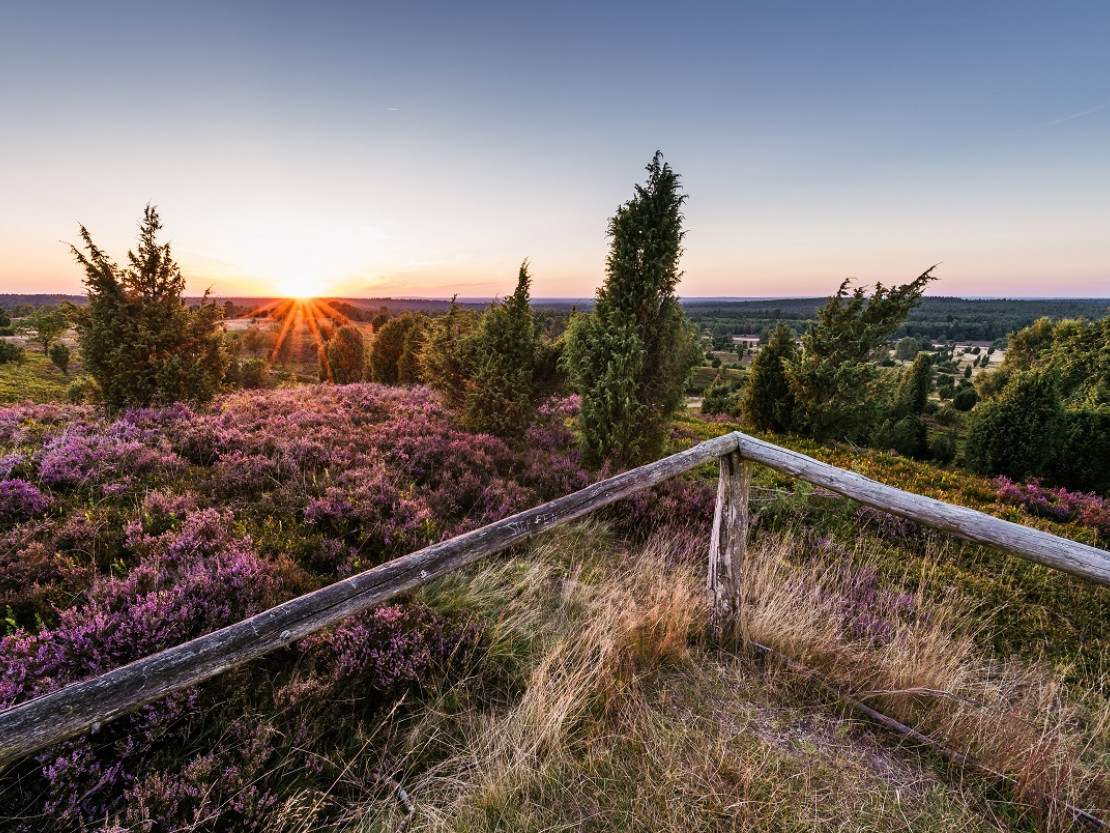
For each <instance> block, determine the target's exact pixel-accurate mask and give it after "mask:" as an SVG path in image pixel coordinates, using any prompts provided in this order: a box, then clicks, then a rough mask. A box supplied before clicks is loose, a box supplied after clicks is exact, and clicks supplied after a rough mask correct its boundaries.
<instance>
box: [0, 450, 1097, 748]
mask: <svg viewBox="0 0 1110 833" xmlns="http://www.w3.org/2000/svg"><path fill="white" fill-rule="evenodd" d="M718 458H719V459H720V461H721V473H720V480H719V484H718V491H717V505H716V510H715V517H714V521H713V529H712V535H711V542H710V559H709V579H708V584H709V590H710V593H711V594H712V598H713V606H714V611H715V618H716V621H717V624H718V626H719V627H721V626H724V624H726V623H727V622H728V621H729V620H730V619H731V618H732V617H734V616H735V614H736V613H737V612H738V610H739V605H740V599H741V594H740V589H741V576H742V568H743V559H744V549H745V544H746V540H747V528H748V511H747V505H748V486H749V483H750V479H751V478H750V466H751V464H752V463H760V464H762V465H765V466H768V467H770V468H773V469H775V470H777V471H780V472H783V473H785V474H789V475H792V476H794V477H797V478H799V479H801V480H806V481H808V482H810V483H814V484H816V485H820V486H823V487H825V488H827V489H829V490H831V491H834V492H837V493H839V494H841V495H844V496H845V497H849V498H852V499H853V500H857V501H859V502H860V503H863V504H866V505H868V506H872V507H875V508H876V509H881V510H883V511H884V512H890V513H892V514H895V515H900V516H902V517H904V518H909V519H910V520H913V521H915V522H917V523H919V524H922V525H924V526H928V527H932V528H934V529H939V530H943V531H945V532H948V533H951V534H952V535H955V536H957V537H960V538H964V539H966V540H969V541H974V542H977V543H981V544H987V545H990V546H995V547H998V548H1000V549H1003V550H1006V551H1007V552H1011V553H1014V554H1015V555H1018V556H1021V557H1022V558H1027V559H1030V560H1032V561H1036V562H1038V563H1040V564H1045V565H1047V566H1049V567H1054V568H1056V569H1059V570H1064V571H1065V572H1068V573H1072V574H1074V575H1078V576H1083V577H1084V578H1088V579H1091V580H1092V581H1096V582H1099V583H1100V584H1105V585H1110V553H1108V552H1106V551H1105V550H1100V549H1096V548H1095V547H1089V546H1086V545H1085V544H1080V543H1077V542H1075V541H1069V540H1067V539H1065V538H1059V537H1057V536H1055V535H1050V534H1048V533H1047V532H1041V531H1039V530H1035V529H1030V528H1028V527H1024V526H1021V525H1019V524H1014V523H1010V522H1009V521H1003V520H999V519H998V518H993V517H991V516H989V515H985V514H983V513H982V512H976V511H974V510H972V509H966V508H963V507H959V506H953V505H951V504H947V503H943V502H941V501H938V500H933V499H931V498H926V497H922V496H920V495H915V494H911V493H909V492H904V491H902V490H900V489H895V488H893V487H891V486H885V485H883V484H881V483H877V482H876V481H874V480H870V479H868V478H866V477H863V476H861V475H858V474H855V473H853V472H848V471H844V470H843V469H839V468H836V467H835V466H830V465H828V464H826V463H821V462H819V461H817V460H814V459H813V458H811V457H806V456H805V455H803V454H798V453H796V452H793V451H788V450H787V449H784V448H780V447H779V446H776V445H772V444H771V443H767V442H763V441H761V440H757V439H755V438H753V437H749V436H747V435H744V434H741V433H738V432H734V433H731V434H727V435H725V436H723V437H717V438H716V439H712V440H708V441H706V442H703V443H701V444H699V445H697V446H695V447H694V448H691V449H689V450H687V451H683V452H680V453H679V454H675V455H672V456H670V457H666V458H664V459H662V460H658V461H656V462H654V463H650V464H648V465H646V466H641V467H640V468H637V469H632V470H631V471H627V472H624V473H623V474H619V475H617V476H616V477H611V478H609V479H607V480H603V481H600V482H598V483H595V484H593V485H592V486H589V487H587V488H585V489H582V490H581V491H578V492H574V493H573V494H570V495H567V496H565V497H561V498H558V499H557V500H553V501H551V502H549V503H545V504H543V505H542V506H538V507H536V508H535V509H529V510H527V511H525V512H520V513H518V514H516V515H513V516H512V517H509V518H506V519H505V520H503V521H498V522H497V523H492V524H489V525H488V526H485V527H482V528H481V529H477V530H474V531H473V532H469V533H467V534H465V535H460V536H458V537H456V538H452V539H450V540H448V541H443V542H441V543H439V544H433V545H432V546H430V547H425V548H424V549H422V550H419V551H417V552H414V553H410V554H409V555H405V556H402V557H401V558H397V559H395V560H393V561H389V562H387V563H385V564H381V565H379V566H377V567H374V568H373V569H371V570H367V571H366V572H363V573H359V574H358V575H356V576H352V577H351V578H348V579H345V580H343V581H340V582H336V583H335V584H332V585H329V586H328V587H324V588H322V589H320V590H317V591H315V592H313V593H309V594H307V595H305V596H301V597H299V598H296V599H293V600H291V601H288V602H285V603H284V604H282V605H279V606H277V607H274V608H271V609H270V610H267V611H264V612H263V613H259V614H258V615H256V616H252V617H250V618H249V619H245V620H243V621H242V622H239V623H237V624H234V625H230V626H228V627H226V628H223V629H222V630H218V631H215V632H213V633H210V634H207V635H206V636H202V637H199V638H197V639H194V640H192V641H190V642H186V643H184V644H182V645H178V646H176V647H174V648H169V649H167V650H165V651H162V652H160V653H157V654H154V655H153V656H150V657H146V658H145V659H141V660H137V661H135V662H132V663H130V664H129V665H125V666H123V667H121V668H117V669H115V670H113V671H110V672H108V673H107V674H103V675H102V676H99V677H96V678H95V679H92V680H88V681H86V682H81V683H74V684H73V685H69V686H66V687H65V688H62V689H59V690H57V691H54V692H51V693H50V694H47V695H44V696H42V697H38V698H36V699H34V700H30V701H28V702H26V703H21V704H19V705H17V706H14V707H12V708H10V709H7V710H5V711H3V712H0V765H4V764H7V763H10V762H11V761H13V760H16V759H18V758H20V757H23V756H24V755H28V754H30V753H32V752H36V751H38V750H40V749H43V748H45V747H47V746H50V745H51V744H54V743H58V742H59V741H62V740H65V739H67V738H71V737H74V736H76V735H78V734H81V733H82V732H85V731H88V730H90V729H91V730H95V729H97V728H99V726H100V725H101V724H102V723H105V722H107V721H109V720H112V719H114V718H116V717H119V716H121V715H124V714H127V713H128V712H131V711H134V710H135V709H137V708H139V707H141V706H143V705H146V704H147V703H151V702H154V701H155V700H159V699H161V698H163V697H165V696H166V695H168V694H171V693H172V692H175V691H179V690H181V689H183V688H187V687H189V686H192V685H196V684H197V683H200V682H202V681H204V680H207V679H209V678H210V677H214V676H215V675H217V674H219V673H220V672H222V671H226V670H228V669H230V668H233V667H235V666H237V665H241V664H242V663H245V662H248V661H249V660H252V659H255V658H257V657H260V656H262V655H263V654H265V653H267V652H269V651H272V650H274V649H275V648H280V647H282V646H284V645H288V644H290V643H292V642H295V641H297V640H299V639H302V638H304V637H305V636H307V635H309V634H310V633H313V632H314V631H318V630H320V629H321V628H325V627H327V626H328V625H332V624H335V623H336V622H338V621H340V620H341V619H343V618H345V617H347V616H350V615H351V614H353V613H357V612H359V611H361V610H365V609H366V608H369V607H372V606H374V605H377V604H380V603H381V602H384V601H386V600H388V599H390V598H393V597H394V596H396V595H398V594H400V593H404V592H406V591H408V590H412V589H413V588H416V587H419V586H420V585H422V584H426V583H427V582H429V581H432V580H433V579H435V578H438V577H439V576H442V575H444V574H446V573H449V572H451V571H453V570H457V569H459V568H460V567H463V566H466V565H467V564H471V563H473V562H474V561H477V560H478V559H480V558H482V557H483V556H486V555H490V554H492V553H495V552H498V551H500V550H503V549H505V548H506V547H509V546H512V545H513V544H517V543H520V542H521V541H524V540H526V539H528V538H531V537H532V536H534V535H537V534H539V533H541V532H545V531H547V530H549V529H553V528H555V527H557V526H560V525H562V524H565V523H567V522H568V521H571V520H574V519H575V518H579V517H581V516H583V515H585V514H587V513H588V512H592V511H593V510H595V509H598V508H600V507H602V506H605V505H607V504H610V503H613V502H614V501H617V500H620V499H621V498H625V497H628V496H629V495H632V494H634V493H636V492H639V491H642V490H644V489H648V488H651V487H652V486H654V485H656V484H658V483H661V482H662V481H664V480H667V479H669V478H672V477H675V476H676V475H679V474H681V473H683V472H685V471H689V470H690V469H692V468H695V467H696V466H699V465H702V464H703V463H707V462H710V461H712V460H714V459H718Z"/></svg>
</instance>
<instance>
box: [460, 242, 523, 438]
mask: <svg viewBox="0 0 1110 833" xmlns="http://www.w3.org/2000/svg"><path fill="white" fill-rule="evenodd" d="M530 283H531V278H530V277H529V275H528V262H527V261H525V262H524V263H522V264H521V265H520V272H519V274H518V276H517V285H516V291H515V292H514V293H513V294H512V295H511V296H510V297H509V298H507V299H506V300H505V302H504V303H502V304H500V305H496V306H491V307H490V309H489V311H488V312H487V313H486V314H485V315H483V316H482V321H481V324H479V326H478V329H477V331H476V332H475V334H474V336H473V339H474V341H473V347H472V349H471V350H470V355H471V356H472V357H473V363H474V368H473V374H472V377H471V380H470V382H471V383H470V385H469V387H468V388H467V394H466V411H465V419H466V422H467V424H468V425H469V426H470V427H471V428H472V429H474V430H475V431H483V432H488V433H490V434H497V435H499V436H516V435H519V434H523V433H524V429H525V428H527V427H528V425H529V423H530V422H531V419H532V413H533V411H534V410H535V406H536V395H535V393H536V390H535V378H534V377H535V364H536V336H537V333H536V323H535V319H534V318H533V316H532V307H531V306H530V304H529V302H528V289H529V285H530Z"/></svg>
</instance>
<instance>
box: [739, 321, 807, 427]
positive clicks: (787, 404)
mask: <svg viewBox="0 0 1110 833" xmlns="http://www.w3.org/2000/svg"><path fill="white" fill-rule="evenodd" d="M797 357H798V346H797V345H796V344H795V343H794V332H793V331H792V330H791V329H790V327H788V326H787V325H786V324H785V323H784V322H782V321H780V322H779V323H778V325H777V326H776V327H775V330H774V332H773V333H772V334H771V338H770V340H768V342H767V344H766V345H765V346H763V347H762V348H761V349H760V351H759V352H758V353H757V354H756V356H755V359H753V360H752V368H751V372H750V373H749V375H748V384H747V386H746V387H745V388H744V397H743V399H741V400H740V414H741V417H742V419H743V420H744V422H746V423H747V424H748V425H750V426H751V427H752V428H755V429H757V430H759V431H774V432H775V433H783V432H785V431H790V430H792V428H793V427H794V410H795V402H794V394H793V393H792V392H791V390H790V384H789V382H788V381H787V379H786V366H787V365H788V364H789V363H790V362H792V361H795V360H796V359H797Z"/></svg>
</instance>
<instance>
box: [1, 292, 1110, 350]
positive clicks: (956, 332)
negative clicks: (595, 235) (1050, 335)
mask: <svg viewBox="0 0 1110 833" xmlns="http://www.w3.org/2000/svg"><path fill="white" fill-rule="evenodd" d="M187 300H188V302H189V303H198V302H199V301H200V299H199V298H189V299H187ZM215 300H216V301H217V303H219V304H221V305H222V306H224V307H225V309H226V310H227V313H228V316H229V317H243V316H246V315H249V314H250V312H251V311H252V310H254V309H258V308H259V307H262V306H265V305H267V304H268V303H269V302H271V301H273V300H276V299H268V298H241V297H233V298H217V299H215ZM827 300H828V298H782V299H778V300H759V301H727V300H717V299H712V300H700V299H697V298H692V299H686V300H683V301H682V306H683V308H684V309H685V311H686V316H687V317H688V318H689V319H690V320H691V321H693V322H694V323H696V324H697V325H699V326H700V327H702V328H703V329H704V330H707V331H708V332H710V333H712V334H713V336H714V337H716V338H724V337H726V336H730V335H733V334H740V333H770V331H771V330H772V329H774V326H775V325H776V324H777V323H778V322H779V321H785V322H786V324H787V325H788V326H790V327H791V328H793V329H794V330H795V331H796V332H797V333H799V334H800V333H802V332H804V331H805V330H806V329H808V327H809V322H810V321H811V320H812V319H813V318H814V317H815V316H816V314H817V310H818V309H820V308H821V307H822V306H824V304H825V302H826V301H827ZM62 301H70V302H72V303H75V304H83V303H85V296H84V295H65V294H57V293H53V294H52V293H41V294H31V295H15V294H0V309H6V310H8V311H9V312H11V311H14V310H15V309H16V308H17V307H19V306H20V305H23V304H32V305H34V306H36V307H39V306H42V305H43V304H52V305H53V304H59V303H61V302H62ZM331 303H332V306H333V307H334V308H335V309H336V310H337V311H339V312H341V313H343V314H345V315H347V317H348V318H350V319H351V320H354V321H372V320H374V319H375V318H376V317H379V316H382V314H383V313H384V314H385V317H386V318H388V317H391V316H394V315H397V314H399V313H404V312H415V311H420V312H444V311H446V310H447V308H448V307H449V306H450V301H449V300H427V299H412V298H405V299H398V298H342V299H331ZM459 306H461V307H463V308H466V309H474V310H483V309H485V308H486V307H487V306H488V303H486V302H483V301H478V300H473V299H467V300H465V301H460V302H459ZM532 306H533V309H536V310H543V311H548V312H570V310H571V309H572V308H574V307H577V308H578V309H580V310H582V311H589V309H590V308H591V307H592V306H593V304H592V301H577V302H576V301H572V300H565V299H558V298H547V299H543V298H538V299H534V300H533V303H532ZM1108 311H1110V298H1077V299H1067V298H1065V299H1035V300H1008V299H991V300H971V299H965V298H945V297H925V298H923V299H922V303H921V306H919V307H917V308H916V309H914V310H913V311H911V312H910V315H909V319H908V320H907V321H906V323H905V324H903V325H902V327H901V329H899V330H898V332H897V333H895V334H894V337H895V338H903V337H905V336H914V337H915V338H918V339H931V340H933V341H983V342H993V341H996V340H997V339H1000V338H1004V337H1005V336H1006V335H1008V334H1009V333H1014V332H1017V331H1018V330H1021V329H1023V328H1024V327H1028V326H1029V325H1030V324H1032V323H1033V322H1034V321H1036V320H1037V319H1038V318H1049V319H1051V320H1053V321H1059V320H1061V319H1064V318H1083V319H1085V320H1087V321H1096V320H1099V319H1101V318H1103V317H1105V316H1106V314H1107V312H1108ZM379 320H380V319H379Z"/></svg>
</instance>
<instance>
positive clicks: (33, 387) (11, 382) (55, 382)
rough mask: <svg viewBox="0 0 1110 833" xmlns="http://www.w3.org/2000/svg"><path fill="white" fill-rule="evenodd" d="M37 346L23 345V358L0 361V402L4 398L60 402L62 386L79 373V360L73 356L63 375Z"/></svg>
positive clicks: (5, 399) (5, 400)
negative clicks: (24, 347) (25, 347)
mask: <svg viewBox="0 0 1110 833" xmlns="http://www.w3.org/2000/svg"><path fill="white" fill-rule="evenodd" d="M37 349H38V348H36V347H29V348H28V349H27V360H26V361H25V362H8V363H6V364H0V404H3V403H5V402H22V401H23V400H25V399H30V400H31V401H32V402H55V401H60V402H64V401H65V398H66V388H68V387H69V385H70V383H71V382H72V381H73V379H74V377H75V376H76V375H79V373H80V362H79V361H78V360H76V359H75V360H74V361H73V362H72V363H71V364H70V367H69V375H68V376H67V375H65V374H63V373H62V371H60V370H58V368H57V367H56V366H55V365H54V363H53V362H52V361H50V359H48V358H47V357H46V356H44V355H43V354H42V353H39V352H35V351H36V350H37Z"/></svg>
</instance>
